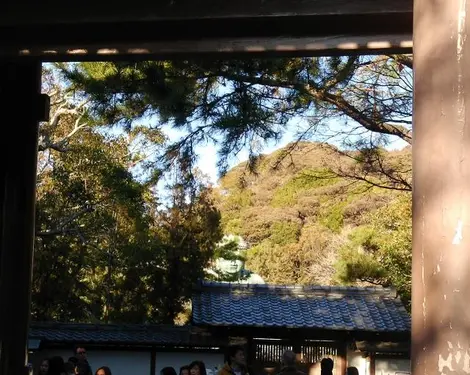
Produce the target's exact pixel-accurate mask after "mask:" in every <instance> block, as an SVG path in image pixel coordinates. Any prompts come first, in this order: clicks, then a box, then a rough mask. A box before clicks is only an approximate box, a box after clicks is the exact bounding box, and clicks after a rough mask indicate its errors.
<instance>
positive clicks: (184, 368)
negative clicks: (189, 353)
mask: <svg viewBox="0 0 470 375" xmlns="http://www.w3.org/2000/svg"><path fill="white" fill-rule="evenodd" d="M184 370H188V371H189V366H182V367H180V375H181V374H182V373H183V371H184Z"/></svg>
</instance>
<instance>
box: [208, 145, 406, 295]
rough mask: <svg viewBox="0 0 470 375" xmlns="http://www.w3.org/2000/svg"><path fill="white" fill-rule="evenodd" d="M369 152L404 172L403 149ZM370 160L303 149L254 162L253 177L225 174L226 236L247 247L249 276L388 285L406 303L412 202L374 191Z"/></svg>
mask: <svg viewBox="0 0 470 375" xmlns="http://www.w3.org/2000/svg"><path fill="white" fill-rule="evenodd" d="M287 151H288V152H287ZM374 152H380V153H381V157H380V158H379V159H380V160H386V161H387V166H388V168H393V166H397V169H399V170H400V171H404V170H408V171H410V170H411V148H410V147H407V148H405V149H403V150H401V151H392V152H390V151H386V150H378V151H377V150H376V151H374ZM367 158H368V155H367V151H362V152H358V151H351V152H345V151H344V150H339V149H337V148H336V147H334V146H331V145H328V144H324V143H323V144H321V143H311V142H300V143H297V144H291V145H288V146H287V147H285V148H283V149H280V150H277V151H275V152H274V153H272V154H269V155H263V156H260V157H259V158H258V159H257V160H256V163H257V168H256V171H257V172H256V174H253V173H251V172H250V171H249V166H248V165H247V163H242V164H240V165H237V166H236V167H234V168H233V169H231V170H230V171H229V172H228V173H227V174H226V175H225V177H223V178H222V179H221V181H220V185H219V187H218V188H217V189H215V195H216V202H217V206H218V208H219V209H220V211H221V214H222V223H223V229H224V232H225V233H226V234H235V235H240V236H242V237H243V239H244V240H245V241H246V242H247V243H248V245H249V249H248V250H247V253H246V257H247V268H248V269H250V270H251V271H254V272H256V273H259V274H260V275H261V276H262V277H263V278H264V279H265V281H266V282H272V283H281V284H321V285H333V284H357V283H359V284H369V285H370V284H378V285H385V286H394V287H396V288H397V290H398V292H399V293H400V294H401V296H402V298H403V299H404V301H405V302H408V301H409V297H410V285H411V283H410V279H411V194H410V192H408V191H403V190H400V189H393V188H388V189H386V188H383V187H379V185H380V186H381V184H380V181H381V179H383V178H384V176H383V173H376V171H375V169H374V168H371V166H370V164H369V163H368V162H365V163H361V160H365V159H367ZM389 172H393V171H389ZM358 176H361V177H360V178H359V177H358ZM364 176H366V177H364ZM400 178H403V180H408V181H410V180H411V173H410V172H408V173H407V174H406V173H405V174H403V173H402V175H401V176H400ZM375 185H377V186H375Z"/></svg>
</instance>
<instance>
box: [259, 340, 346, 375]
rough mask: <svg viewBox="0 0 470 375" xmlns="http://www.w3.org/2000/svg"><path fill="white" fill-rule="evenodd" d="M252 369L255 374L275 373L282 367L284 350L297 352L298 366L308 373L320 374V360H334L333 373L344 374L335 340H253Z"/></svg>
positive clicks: (339, 350) (338, 346)
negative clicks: (299, 341)
mask: <svg viewBox="0 0 470 375" xmlns="http://www.w3.org/2000/svg"><path fill="white" fill-rule="evenodd" d="M253 346H254V355H253V356H252V358H253V360H254V362H253V370H254V371H255V373H256V374H276V373H277V372H279V371H280V370H281V367H282V354H283V353H284V351H286V350H293V351H294V352H295V353H297V360H298V368H299V370H301V371H304V372H305V373H306V374H308V375H320V361H321V360H322V359H323V358H331V359H333V361H334V364H335V366H334V370H333V374H334V375H344V373H343V372H344V358H343V357H344V356H343V355H342V353H343V351H342V350H341V346H340V344H339V343H337V342H325V341H304V342H301V343H298V342H296V343H294V342H291V341H280V340H279V341H278V340H254V341H253Z"/></svg>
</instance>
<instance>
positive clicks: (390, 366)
mask: <svg viewBox="0 0 470 375" xmlns="http://www.w3.org/2000/svg"><path fill="white" fill-rule="evenodd" d="M397 372H401V373H404V372H405V373H411V362H410V360H409V359H401V358H391V359H382V358H380V359H378V358H377V359H376V360H375V375H402V374H396V373H397ZM403 375H404V374H403Z"/></svg>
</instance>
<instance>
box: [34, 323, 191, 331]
mask: <svg viewBox="0 0 470 375" xmlns="http://www.w3.org/2000/svg"><path fill="white" fill-rule="evenodd" d="M30 327H31V328H33V329H69V330H82V331H83V330H86V331H95V330H107V331H161V332H164V331H181V332H183V331H187V330H190V326H174V325H169V324H144V323H142V324H138V323H134V324H132V323H131V324H129V323H122V324H121V323H102V322H99V323H75V322H31V324H30Z"/></svg>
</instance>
